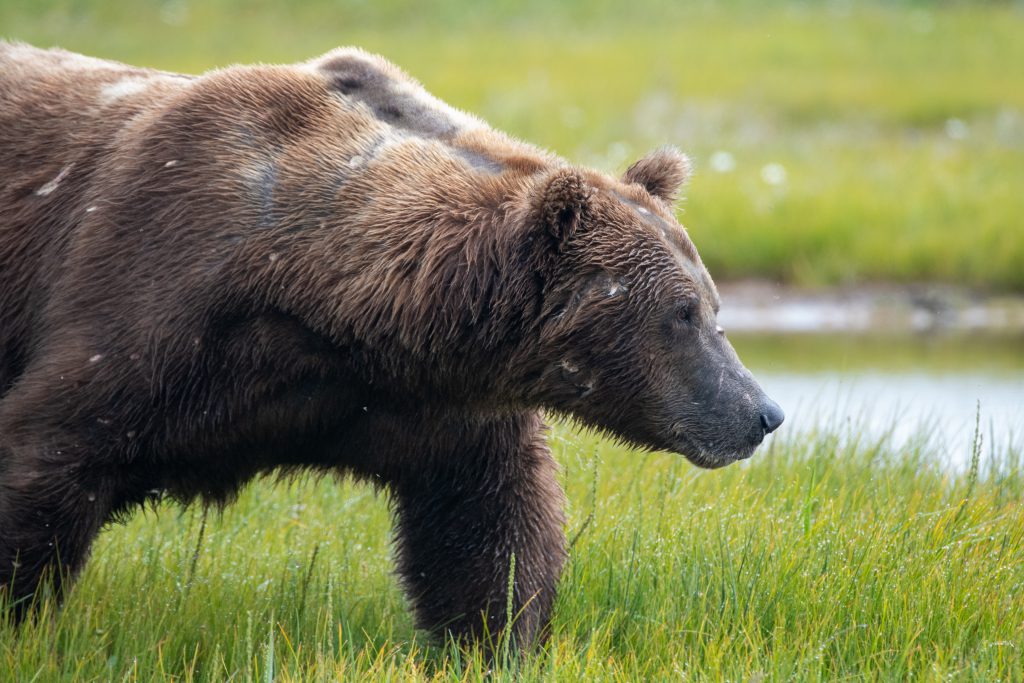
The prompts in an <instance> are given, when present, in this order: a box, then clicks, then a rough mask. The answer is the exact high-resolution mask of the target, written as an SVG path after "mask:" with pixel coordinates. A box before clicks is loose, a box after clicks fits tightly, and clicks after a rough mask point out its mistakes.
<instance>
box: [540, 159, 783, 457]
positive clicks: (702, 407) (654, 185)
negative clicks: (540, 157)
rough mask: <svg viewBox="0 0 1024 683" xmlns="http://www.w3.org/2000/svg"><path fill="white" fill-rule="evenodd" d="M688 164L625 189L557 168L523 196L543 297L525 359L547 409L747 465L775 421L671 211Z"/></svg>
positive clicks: (638, 170)
mask: <svg viewBox="0 0 1024 683" xmlns="http://www.w3.org/2000/svg"><path fill="white" fill-rule="evenodd" d="M688 174H689V165H688V161H687V159H686V157H685V156H683V155H682V154H680V153H679V152H677V151H675V150H672V149H664V150H660V151H657V152H654V153H653V154H651V155H649V156H647V157H646V158H644V159H641V160H640V161H638V162H637V163H635V164H634V165H633V166H631V167H630V168H629V169H628V170H627V171H626V172H625V174H624V175H623V177H622V178H621V179H620V180H612V179H609V178H607V177H606V176H602V175H599V174H596V173H591V172H589V171H584V170H579V169H574V168H559V169H555V170H552V171H550V172H548V173H547V174H546V175H544V176H543V177H542V178H540V179H539V180H538V181H537V182H536V183H535V184H534V185H533V186H532V187H531V189H530V190H529V192H528V193H527V196H528V198H527V200H526V202H525V204H526V205H528V208H525V209H524V213H525V215H526V216H527V218H526V223H528V224H529V226H530V229H531V232H532V234H533V238H532V239H531V242H533V243H535V247H534V251H533V254H534V257H535V258H537V259H538V263H539V264H540V265H539V266H538V268H537V273H538V275H539V280H540V281H541V283H542V284H541V288H542V295H541V302H540V304H539V306H540V311H539V320H540V322H539V325H538V327H537V334H538V336H539V340H538V341H537V342H536V343H537V347H539V348H537V349H535V352H534V353H533V358H534V359H535V360H534V361H533V362H532V363H531V365H532V376H533V377H534V378H535V381H533V382H532V385H533V387H534V398H535V399H536V400H537V401H538V402H539V403H540V404H541V405H543V406H544V407H546V408H548V409H551V410H554V411H556V412H558V413H562V414H567V415H570V416H572V417H574V418H576V419H578V420H580V421H582V422H583V423H585V424H587V425H589V426H592V427H596V428H599V429H604V430H608V431H611V432H612V433H614V434H615V435H616V436H618V437H620V438H622V439H624V440H626V441H628V442H631V443H634V444H637V445H641V446H644V447H648V448H654V449H658V450H669V451H675V452H678V453H682V454H684V455H686V456H687V457H688V458H689V459H690V460H691V461H692V462H694V463H695V464H697V465H700V466H702V467H720V466H723V465H726V464H728V463H730V462H732V461H734V460H738V459H742V458H747V457H749V456H750V455H751V454H752V453H753V452H754V449H755V448H756V447H757V446H758V445H759V444H760V443H761V441H762V439H763V438H764V436H765V435H766V434H768V433H769V432H771V431H773V430H774V429H776V428H777V427H778V426H779V425H780V424H781V423H782V420H783V412H782V410H781V409H780V408H779V406H778V405H777V404H776V403H775V402H774V401H772V400H771V399H770V398H768V396H766V395H765V393H764V391H762V390H761V387H760V386H759V385H758V383H757V381H756V380H755V379H754V377H753V376H752V375H751V374H750V372H749V371H748V370H747V369H746V368H745V367H744V366H743V364H742V363H741V362H740V360H739V358H738V357H737V355H736V352H735V351H734V350H733V348H732V345H731V344H730V343H729V340H728V339H727V338H726V336H725V332H724V330H723V329H722V328H721V327H720V326H719V325H718V322H717V314H718V309H719V298H718V293H717V291H716V289H715V285H714V283H713V282H712V281H711V277H710V276H709V275H708V272H707V270H706V269H705V268H704V265H703V263H702V262H701V260H700V257H699V256H698V254H697V251H696V249H695V248H694V246H693V243H692V242H691V241H690V239H689V237H688V236H687V234H686V232H685V230H684V229H683V227H682V226H681V225H679V223H678V222H677V221H676V218H675V215H674V212H673V210H672V204H673V202H674V200H675V196H676V193H677V192H678V191H679V188H680V186H681V185H682V184H683V183H684V182H685V181H686V179H687V176H688Z"/></svg>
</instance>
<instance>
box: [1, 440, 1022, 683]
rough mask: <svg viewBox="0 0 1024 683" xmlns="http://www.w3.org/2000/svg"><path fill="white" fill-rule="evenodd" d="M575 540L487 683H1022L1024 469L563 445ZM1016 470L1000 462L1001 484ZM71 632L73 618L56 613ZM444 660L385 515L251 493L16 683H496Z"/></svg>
mask: <svg viewBox="0 0 1024 683" xmlns="http://www.w3.org/2000/svg"><path fill="white" fill-rule="evenodd" d="M552 443H553V444H554V448H555V450H556V454H557V456H558V458H559V460H560V461H561V463H562V464H563V466H564V479H565V485H566V488H567V491H568V493H569V498H570V501H571V505H570V522H569V533H570V535H571V536H573V537H574V538H575V539H576V542H575V545H574V547H573V549H572V557H571V560H570V562H569V565H568V568H567V572H566V574H565V577H564V580H563V582H562V584H561V592H560V596H559V600H558V603H557V607H556V610H555V617H554V635H553V638H552V640H551V642H550V644H549V646H548V647H547V649H545V650H544V651H543V652H541V653H540V654H539V655H538V656H536V657H534V658H532V659H530V660H528V661H527V662H526V663H525V664H523V665H522V666H521V667H520V668H519V669H518V670H516V669H514V668H513V667H508V666H504V667H498V668H497V670H496V671H495V674H496V675H495V676H494V677H493V678H490V679H488V680H512V678H513V676H518V678H517V679H516V680H524V681H529V680H616V681H627V680H628V681H634V680H733V681H750V680H787V679H798V680H847V679H857V680H860V679H862V678H866V679H872V680H873V679H884V680H900V681H903V680H908V679H910V678H911V677H912V678H913V679H914V680H947V679H948V678H955V679H961V678H975V679H981V680H1020V679H1021V678H1022V677H1024V651H1022V648H1021V643H1024V508H1022V507H1021V506H1020V500H1021V496H1022V495H1024V478H1022V475H1021V474H1020V459H1021V453H1020V451H1019V450H1017V451H1013V450H1012V449H1011V450H1006V449H1003V450H1000V451H999V452H998V453H995V454H993V453H992V452H991V450H990V449H988V448H984V447H983V448H982V449H981V451H980V467H979V476H975V475H973V474H972V473H971V472H970V471H967V472H963V473H962V474H958V475H950V474H948V473H945V472H944V470H943V468H942V466H941V465H940V464H939V463H938V461H939V460H940V459H941V458H942V457H944V455H946V454H944V453H943V452H942V450H941V449H939V448H936V447H933V446H929V445H927V444H923V445H921V446H919V447H913V446H911V447H909V448H904V449H901V452H900V453H898V454H897V453H895V452H894V451H893V449H892V448H891V447H889V446H888V445H887V444H886V443H884V442H881V443H879V442H866V441H858V440H857V439H856V438H854V437H851V435H850V434H838V433H831V434H830V433H822V434H815V435H805V436H803V437H798V438H792V439H791V440H789V441H785V440H782V441H779V440H776V441H774V442H773V443H772V444H771V446H770V447H769V448H767V450H766V451H765V452H762V453H759V454H758V455H757V456H755V460H754V461H752V462H751V463H750V464H749V465H746V466H732V467H729V468H727V469H725V470H721V471H717V472H701V471H698V470H696V469H694V468H692V467H691V466H689V465H687V464H686V463H685V462H684V461H683V460H682V459H680V458H677V457H671V456H667V455H662V454H653V455H651V454H641V453H636V452H631V451H628V450H624V449H621V448H619V447H616V446H613V445H610V444H609V443H607V442H604V441H600V440H597V439H595V438H592V437H586V436H579V435H576V434H574V433H572V432H570V431H568V430H566V429H564V428H558V429H556V430H555V431H554V433H553V436H552ZM997 460H998V461H999V462H997ZM47 609H51V608H49V607H48V608H47ZM485 670H486V665H485V664H483V663H482V662H481V661H480V660H479V659H478V658H475V657H474V656H473V655H472V654H466V653H460V652H457V651H451V650H444V649H439V648H433V647H430V646H429V645H427V644H425V643H424V640H423V638H422V635H421V634H417V633H416V632H415V631H414V630H413V628H412V625H411V623H410V619H409V616H408V614H407V612H406V611H405V608H404V606H403V603H402V599H401V596H400V594H399V592H398V589H397V587H396V584H395V582H394V580H393V578H392V577H391V575H390V562H389V520H388V514H387V507H386V501H385V500H384V499H383V498H382V497H378V496H375V495H374V494H373V493H372V492H371V491H370V490H369V489H367V488H365V487H362V486H353V485H349V484H345V485H338V484H335V483H332V482H329V481H322V482H312V481H305V482H299V483H292V484H289V485H277V486H272V485H271V484H270V483H268V482H263V483H260V484H257V485H255V486H252V487H250V488H249V489H247V490H246V491H245V493H244V494H243V496H242V498H241V500H240V501H239V502H238V504H237V505H235V506H233V507H231V508H229V509H228V511H227V512H225V513H224V514H223V515H217V514H212V513H211V515H210V516H209V518H208V519H207V520H206V523H205V528H204V525H203V515H202V512H201V511H200V510H198V509H188V510H185V511H182V510H181V509H179V508H177V507H174V506H170V505H167V506H160V507H159V508H158V509H157V510H156V511H150V512H148V513H147V514H145V515H138V516H136V517H135V518H134V519H133V520H131V522H130V523H129V524H128V525H127V526H123V527H115V528H113V529H111V530H108V531H107V532H105V534H104V535H103V536H102V537H101V540H100V542H99V544H98V547H97V548H96V552H95V554H94V557H93V559H92V561H91V563H90V564H89V565H88V568H87V570H86V572H85V574H84V576H83V577H82V581H81V582H80V583H79V584H78V586H77V587H76V589H75V590H74V591H73V592H72V594H71V596H70V599H69V601H68V603H67V606H66V608H65V609H64V610H63V611H62V612H60V613H59V614H57V615H56V616H55V617H53V619H44V620H43V622H42V625H36V626H34V627H31V628H28V629H26V630H25V631H23V632H22V633H21V634H20V635H19V636H17V637H16V636H15V635H14V634H13V633H12V632H11V631H9V630H3V629H0V679H2V680H4V681H19V682H22V681H64V680H76V681H86V680H96V681H119V680H126V681H135V680H138V681H150V680H153V681H160V680H168V681H169V680H175V681H224V680H268V681H269V680H279V681H294V680H323V681H327V680H336V679H338V678H340V679H343V680H367V677H369V676H371V675H373V676H378V677H379V678H378V679H379V680H483V677H484V672H485Z"/></svg>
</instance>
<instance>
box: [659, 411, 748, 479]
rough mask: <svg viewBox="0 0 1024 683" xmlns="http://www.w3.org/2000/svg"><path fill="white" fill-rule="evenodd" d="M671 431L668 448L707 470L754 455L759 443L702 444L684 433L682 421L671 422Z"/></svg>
mask: <svg viewBox="0 0 1024 683" xmlns="http://www.w3.org/2000/svg"><path fill="white" fill-rule="evenodd" d="M671 432H672V437H673V439H672V441H673V444H672V446H670V448H669V450H671V451H673V452H675V453H679V454H680V455H682V456H683V457H685V458H686V459H687V460H689V461H690V462H691V463H693V464H694V465H696V466H697V467H700V468H703V469H707V470H716V469H719V468H720V467H725V466H726V465H730V464H732V463H734V462H737V461H739V460H747V459H749V458H750V457H751V456H752V455H754V452H755V451H756V450H757V447H758V446H759V445H760V443H756V444H748V445H745V446H741V447H736V446H735V445H726V444H721V443H714V442H708V443H703V444H702V443H700V442H699V441H698V440H695V439H692V438H690V436H688V435H687V434H686V432H685V431H684V429H683V424H682V422H676V423H675V424H673V425H672V429H671Z"/></svg>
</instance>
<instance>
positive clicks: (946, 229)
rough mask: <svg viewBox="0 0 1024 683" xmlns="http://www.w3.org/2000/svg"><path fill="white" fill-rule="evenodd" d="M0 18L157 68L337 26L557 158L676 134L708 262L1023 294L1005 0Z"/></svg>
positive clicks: (735, 268) (338, 37) (93, 10)
mask: <svg viewBox="0 0 1024 683" xmlns="http://www.w3.org/2000/svg"><path fill="white" fill-rule="evenodd" d="M0 36H3V37H5V38H7V39H15V40H23V41H27V42H31V43H34V44H37V45H41V46H53V45H59V46H61V47H65V48H67V49H70V50H75V51H80V52H85V53H88V54H90V55H94V56H99V57H105V58H110V59H117V60H122V61H127V62H131V63H134V64H141V65H147V66H152V67H158V68H161V69H168V70H176V71H187V72H201V71H204V70H207V69H210V68H215V67H221V66H226V65H229V64H232V63H238V62H255V61H259V62H292V61H298V60H305V59H308V58H310V57H312V56H314V55H317V54H319V53H321V52H324V51H326V50H328V49H329V48H331V47H334V46H338V45H359V46H362V47H365V48H366V49H368V50H371V51H375V52H379V53H381V54H383V55H385V56H387V57H388V58H390V59H391V60H392V61H394V62H397V63H398V64H400V65H401V66H403V67H404V68H405V69H406V70H407V71H409V72H410V73H411V74H412V75H413V76H415V77H417V78H418V79H420V80H421V81H422V82H423V83H424V85H425V86H426V87H427V89H428V90H431V91H432V92H434V93H435V94H436V95H438V96H439V97H441V98H442V99H444V100H446V101H448V102H450V103H451V104H453V105H456V106H458V107H460V108H463V109H466V110H469V111H472V112H474V113H477V114H479V115H481V116H483V117H484V118H485V119H487V120H488V121H489V122H490V123H491V124H492V125H494V126H495V127H497V128H500V129H504V130H506V131H508V132H511V133H513V134H515V135H517V136H519V137H522V138H524V139H526V140H528V141H530V142H534V143H536V144H539V145H542V146H544V147H547V148H550V149H552V150H554V151H556V152H557V153H559V154H561V155H563V156H565V157H566V158H568V159H570V160H571V161H573V162H577V163H581V164H587V165H592V166H597V167H599V168H602V169H604V170H607V171H611V172H619V171H621V170H623V169H624V168H625V167H626V166H627V165H628V163H630V162H631V161H632V160H633V159H635V158H636V157H637V156H639V155H641V154H643V153H644V152H646V151H647V150H648V149H649V148H652V147H656V146H659V145H663V144H674V145H677V146H679V147H681V148H682V149H684V150H685V151H687V152H689V153H690V154H691V155H692V157H693V159H694V161H695V166H696V174H695V176H694V178H693V180H692V183H691V185H690V187H689V189H688V191H687V195H688V199H686V200H685V202H683V203H682V204H681V206H680V213H681V219H682V220H683V222H684V224H685V225H686V226H687V227H688V229H689V230H690V231H691V234H692V235H693V237H694V239H695V241H696V242H697V245H698V248H699V249H700V251H701V254H702V255H703V257H704V259H705V261H706V262H707V264H708V266H709V268H710V270H711V272H712V274H713V275H714V276H715V277H716V278H717V279H719V280H728V279H737V278H749V277H759V278H770V279H772V280H775V281H778V282H783V283H789V284H795V285H799V286H806V287H818V286H823V285H835V284H840V285H846V284H858V283H862V282H866V281H885V282H894V283H921V282H951V283H960V284H964V285H968V286H970V287H973V288H976V289H980V290H987V291H997V292H1019V291H1024V265H1022V264H1024V226H1022V224H1021V217H1022V216H1024V39H1022V36H1024V4H1022V3H1020V2H1017V3H995V2H991V3H972V4H968V3H950V4H946V3H941V4H933V3H925V2H892V3H860V2H857V3H855V2H851V1H843V0H836V1H833V2H810V1H807V2H754V1H753V0H751V1H742V0H737V1H732V2H729V1H722V2H715V1H712V0H706V1H704V2H692V3H676V2H669V1H667V0H631V1H630V2H611V1H610V0H596V1H595V0H570V1H568V2H561V3H555V2H545V1H542V0H527V1H526V2H512V1H511V0H501V1H499V2H490V3H471V2H468V1H467V0H435V1H433V2H417V1H416V0H382V1H376V2H371V1H369V0H307V1H305V2H301V3H298V2H296V3H285V2H270V1H269V0H262V1H254V2H243V1H242V0H206V1H204V2H193V1H189V0H163V1H158V0H139V1H136V2H131V3H126V2H116V1H114V0H95V1H87V0H0Z"/></svg>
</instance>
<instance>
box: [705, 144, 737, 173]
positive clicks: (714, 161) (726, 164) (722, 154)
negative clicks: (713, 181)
mask: <svg viewBox="0 0 1024 683" xmlns="http://www.w3.org/2000/svg"><path fill="white" fill-rule="evenodd" d="M711 170H712V171H714V172H716V173H729V172H731V171H735V170H736V159H735V157H733V155H732V154H730V153H729V152H726V151H725V150H721V149H720V150H718V151H716V152H715V153H714V154H712V155H711Z"/></svg>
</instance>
